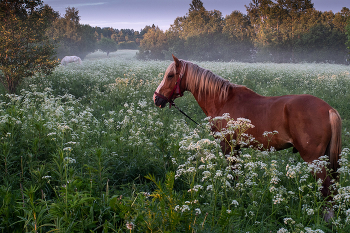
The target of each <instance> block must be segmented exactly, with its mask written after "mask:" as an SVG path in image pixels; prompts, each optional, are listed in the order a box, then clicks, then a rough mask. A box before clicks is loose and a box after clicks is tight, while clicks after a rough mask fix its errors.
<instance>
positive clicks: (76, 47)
mask: <svg viewBox="0 0 350 233" xmlns="http://www.w3.org/2000/svg"><path fill="white" fill-rule="evenodd" d="M79 21H80V16H79V11H78V10H77V9H76V8H74V7H72V8H70V7H68V8H67V9H66V13H65V15H64V17H63V18H57V19H56V20H55V21H54V23H53V24H52V27H51V28H50V29H49V30H48V31H47V35H48V36H49V37H50V38H52V39H53V40H54V41H56V43H57V44H58V45H57V49H56V51H57V56H58V58H60V59H62V58H63V57H64V56H79V57H80V58H81V59H84V57H85V56H86V55H87V54H89V53H91V52H94V51H95V50H96V38H95V29H94V28H93V27H91V26H90V25H81V24H80V23H79Z"/></svg>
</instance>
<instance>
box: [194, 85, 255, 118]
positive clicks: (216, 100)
mask: <svg viewBox="0 0 350 233" xmlns="http://www.w3.org/2000/svg"><path fill="white" fill-rule="evenodd" d="M188 91H190V92H191V93H192V95H193V96H194V98H195V99H196V101H197V102H198V105H199V106H200V107H201V108H202V110H203V112H204V113H205V114H206V115H207V116H211V117H216V116H221V115H222V114H223V113H225V112H224V109H225V108H227V106H226V105H227V103H228V102H230V108H235V105H239V101H241V100H244V99H246V100H247V99H250V98H260V97H261V96H260V95H259V94H257V93H255V92H254V91H252V90H250V89H249V88H247V87H245V86H242V85H237V84H231V85H230V87H229V88H228V90H227V96H226V97H224V98H222V96H220V95H219V92H218V93H215V94H213V93H209V92H208V91H206V92H204V93H199V90H188Z"/></svg>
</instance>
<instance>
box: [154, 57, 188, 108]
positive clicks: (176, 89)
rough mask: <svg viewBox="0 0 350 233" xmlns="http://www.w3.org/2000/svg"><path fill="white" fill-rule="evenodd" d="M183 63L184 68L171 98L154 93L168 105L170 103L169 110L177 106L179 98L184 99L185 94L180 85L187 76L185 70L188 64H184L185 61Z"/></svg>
mask: <svg viewBox="0 0 350 233" xmlns="http://www.w3.org/2000/svg"><path fill="white" fill-rule="evenodd" d="M181 63H182V67H181V72H180V76H179V79H178V80H177V81H176V83H175V86H174V88H173V90H172V91H171V93H170V96H169V98H167V97H165V96H164V95H162V94H160V93H158V92H156V91H155V92H154V94H155V95H156V96H158V97H160V98H162V99H163V100H165V101H166V102H167V103H169V108H171V106H175V103H174V100H175V99H176V98H177V97H182V96H183V94H184V92H183V91H181V89H180V84H181V79H182V77H183V75H184V74H185V69H186V66H187V64H186V62H183V61H181ZM174 94H175V96H174Z"/></svg>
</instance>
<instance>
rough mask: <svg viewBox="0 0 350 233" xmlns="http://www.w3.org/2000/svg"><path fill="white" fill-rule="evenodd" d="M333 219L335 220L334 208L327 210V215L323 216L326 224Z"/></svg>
mask: <svg viewBox="0 0 350 233" xmlns="http://www.w3.org/2000/svg"><path fill="white" fill-rule="evenodd" d="M332 218H334V210H333V208H327V209H325V213H324V215H323V220H324V221H325V222H329V221H330V220H331V219H332Z"/></svg>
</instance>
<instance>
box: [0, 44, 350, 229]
mask: <svg viewBox="0 0 350 233" xmlns="http://www.w3.org/2000/svg"><path fill="white" fill-rule="evenodd" d="M135 53H136V51H132V50H120V51H117V52H115V53H110V55H109V57H107V56H106V54H105V53H100V52H96V53H93V54H90V55H88V56H87V57H86V59H85V60H84V61H83V63H82V65H77V64H69V65H67V66H66V67H64V66H58V67H57V68H56V69H55V71H54V73H53V74H51V75H49V76H43V75H36V76H34V77H31V78H27V79H26V80H25V81H24V82H23V83H22V84H21V87H20V90H21V91H20V93H19V94H18V95H10V94H6V93H5V92H4V91H3V90H2V91H1V95H0V134H1V135H0V231H1V232H278V233H286V232H318V233H320V232H349V231H350V163H349V160H350V149H348V148H349V147H350V143H349V136H350V133H349V131H350V105H349V102H350V67H349V66H344V65H335V64H310V63H305V64H273V63H238V62H198V63H197V64H198V65H200V66H202V67H203V68H207V69H210V70H211V71H213V72H214V73H216V74H218V75H220V76H221V77H223V78H225V79H228V80H230V81H231V82H233V83H237V84H242V85H246V86H247V87H249V88H251V89H252V90H254V91H255V92H257V93H259V94H261V95H273V96H277V95H285V94H303V93H307V94H312V95H315V96H317V97H319V98H321V99H323V100H325V101H326V102H328V103H329V104H330V105H331V106H333V107H334V108H335V109H337V110H338V112H339V113H340V115H341V117H342V121H343V133H342V140H343V151H342V154H341V156H342V158H341V160H340V161H339V162H340V164H341V166H342V167H341V168H340V169H339V173H340V179H339V181H338V182H336V183H335V187H336V189H337V190H338V192H337V193H334V194H333V200H334V215H335V217H334V218H333V219H332V220H331V221H329V222H325V221H324V219H323V215H324V211H325V209H326V207H327V202H326V201H325V200H324V199H323V198H322V197H321V195H320V192H319V189H320V185H321V182H320V181H318V180H316V179H315V178H314V177H313V176H312V175H311V173H310V171H315V170H317V169H318V165H322V164H325V163H327V159H326V158H325V157H321V158H320V159H319V160H317V161H314V163H312V164H306V163H304V162H303V160H302V159H301V158H300V156H299V154H298V153H296V154H293V153H292V149H287V150H283V151H277V152H276V151H273V150H269V151H255V150H253V149H244V150H242V154H241V156H240V157H239V158H233V157H227V156H225V155H223V154H222V153H221V151H220V148H219V145H218V141H217V140H215V139H214V138H213V137H212V136H211V135H210V133H209V131H208V130H206V129H202V128H200V127H198V126H196V125H195V124H194V123H193V122H191V121H189V120H188V119H186V118H185V117H184V116H183V115H182V114H181V113H179V112H178V111H177V110H176V109H175V108H170V109H169V108H164V109H160V108H157V107H156V106H155V105H154V104H153V100H152V96H153V93H154V91H155V89H156V88H157V86H158V84H159V83H160V82H161V80H162V78H163V75H164V72H165V70H166V68H167V67H168V65H169V64H170V62H171V61H139V60H136V58H135ZM175 102H176V104H177V105H178V106H179V107H180V108H181V109H182V110H183V111H184V112H186V113H187V114H188V115H190V116H191V117H192V118H193V119H195V120H196V121H197V122H200V123H201V124H202V126H203V128H208V125H209V123H208V121H207V120H206V119H205V118H206V116H205V115H204V113H203V112H202V110H201V109H200V107H199V106H198V104H197V102H196V101H195V99H194V98H193V96H192V95H191V93H185V95H184V96H183V97H182V98H179V99H176V101H175ZM234 120H236V121H235V124H236V126H237V127H236V126H235V127H236V128H235V130H236V131H235V132H236V133H237V132H244V130H245V129H243V128H239V126H240V125H245V126H247V125H248V126H249V122H243V124H242V122H240V120H237V119H234ZM273 135H274V132H266V136H267V137H273ZM227 159H229V160H237V161H238V165H237V166H236V169H234V170H233V169H231V168H230V167H229V166H228V164H227ZM235 177H236V178H235Z"/></svg>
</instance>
